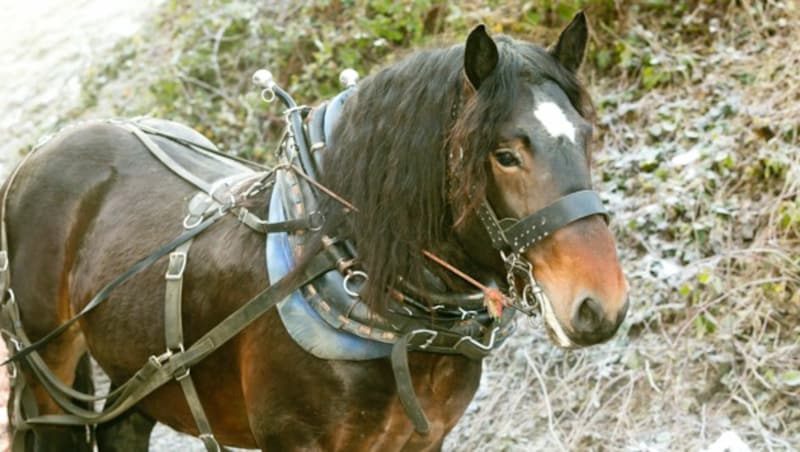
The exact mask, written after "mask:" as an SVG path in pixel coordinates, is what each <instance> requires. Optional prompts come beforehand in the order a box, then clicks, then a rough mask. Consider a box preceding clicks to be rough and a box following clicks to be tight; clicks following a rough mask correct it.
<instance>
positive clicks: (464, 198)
mask: <svg viewBox="0 0 800 452" xmlns="http://www.w3.org/2000/svg"><path fill="white" fill-rule="evenodd" d="M497 44H498V48H499V51H500V60H499V64H498V66H497V68H496V69H495V71H494V72H493V74H492V75H491V76H490V77H489V78H488V79H487V80H486V81H485V83H484V84H482V85H481V88H480V90H478V92H477V95H476V93H475V92H474V91H473V89H472V88H471V86H469V84H468V83H467V82H466V81H465V78H464V76H463V61H464V57H463V54H464V46H463V45H458V46H453V47H450V48H447V49H439V50H428V51H421V52H418V53H416V54H413V55H412V56H410V57H409V58H407V59H405V60H403V61H402V62H400V63H397V64H395V65H393V66H390V67H388V68H385V69H383V70H381V71H380V72H378V73H377V74H375V75H374V76H371V77H368V78H366V79H364V80H363V81H362V82H361V83H360V84H359V86H358V92H357V94H355V95H354V96H353V97H351V98H350V99H349V100H348V102H347V104H346V105H345V108H344V111H343V113H342V116H341V118H340V120H339V123H338V125H337V127H336V129H335V131H334V133H333V137H332V139H331V142H330V143H329V145H328V150H327V151H325V152H326V156H325V162H324V165H323V167H324V168H325V171H324V174H323V175H322V182H323V183H324V184H325V185H327V186H328V187H329V188H331V189H332V190H333V191H335V192H336V193H338V194H340V195H341V196H342V197H344V198H345V199H347V200H349V201H350V202H351V203H353V205H355V206H356V208H357V209H359V210H358V212H349V213H348V212H346V211H343V209H342V207H341V205H339V204H338V203H335V202H330V201H327V202H325V204H324V206H323V211H324V212H325V215H326V218H327V219H328V221H327V226H326V228H325V230H324V231H323V233H324V234H327V235H330V236H334V237H338V238H346V239H349V240H351V241H353V242H354V243H355V244H356V247H357V249H358V263H359V264H360V265H361V267H362V268H363V269H364V270H365V271H366V272H367V273H368V275H369V283H368V285H367V288H366V291H365V292H363V293H362V295H363V296H364V299H365V300H367V301H368V302H369V303H370V304H371V305H372V306H373V308H375V309H376V310H378V311H379V312H380V311H382V309H384V308H385V307H386V299H387V296H386V294H387V292H386V291H387V288H388V287H393V286H394V285H395V284H396V281H397V278H398V277H403V278H406V279H407V280H408V281H409V282H411V283H412V284H415V285H417V286H423V285H424V284H423V283H422V278H423V272H422V269H423V268H425V267H426V266H428V267H430V266H429V265H428V263H427V262H426V261H425V258H424V256H423V255H422V253H421V250H422V249H428V250H431V251H434V252H436V253H440V254H443V255H445V257H447V258H448V259H450V260H451V262H453V263H454V264H456V265H461V266H469V263H468V262H464V259H465V255H466V253H464V251H463V250H461V247H460V245H459V244H458V241H457V239H456V227H457V226H459V225H461V224H463V220H464V219H465V218H468V217H470V215H471V214H472V212H473V210H474V207H475V205H476V204H477V203H478V202H480V200H481V199H482V198H483V196H484V189H485V187H486V182H487V171H486V162H487V156H488V153H489V152H490V151H491V150H493V149H494V148H495V145H496V144H497V143H496V139H497V138H496V137H497V136H498V128H499V127H500V125H502V124H503V122H504V121H506V120H507V119H508V116H509V115H510V114H511V110H512V107H513V105H514V102H515V97H516V90H517V89H518V87H519V86H520V84H519V80H520V77H524V78H525V80H528V81H529V82H534V83H535V82H536V81H537V80H541V81H544V80H552V81H555V82H556V83H557V84H558V85H559V86H561V87H562V89H563V90H564V92H565V93H566V94H567V96H568V97H569V99H570V100H571V102H572V103H573V105H575V107H576V109H577V110H578V111H579V112H581V114H583V115H584V116H586V115H587V114H588V112H589V111H590V108H589V107H588V105H589V104H588V101H587V99H588V97H587V96H586V95H585V92H584V91H583V89H582V88H581V87H580V85H579V83H578V82H577V80H576V79H575V77H574V76H573V75H572V74H571V73H570V72H569V71H567V70H566V69H564V68H563V67H562V66H561V65H560V64H558V62H557V61H556V60H555V59H554V58H553V57H551V56H550V55H549V54H548V53H547V52H546V51H545V50H544V49H542V48H540V47H536V46H533V45H530V44H527V43H522V42H518V41H515V40H513V39H511V38H508V37H503V36H501V37H498V38H497ZM461 149H463V156H464V157H463V159H459V160H458V161H457V162H456V163H453V162H452V161H450V160H451V159H450V158H448V155H452V153H453V152H461V151H460V150H461ZM432 269H433V268H432ZM437 270H440V269H436V270H434V271H436V272H437V273H440V271H437Z"/></svg>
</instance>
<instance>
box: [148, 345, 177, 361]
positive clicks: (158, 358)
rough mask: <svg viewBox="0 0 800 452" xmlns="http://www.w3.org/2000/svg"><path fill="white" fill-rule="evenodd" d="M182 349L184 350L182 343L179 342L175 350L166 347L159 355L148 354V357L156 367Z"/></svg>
mask: <svg viewBox="0 0 800 452" xmlns="http://www.w3.org/2000/svg"><path fill="white" fill-rule="evenodd" d="M184 351H185V350H184V348H183V343H182V342H181V343H180V344H178V349H177V350H176V351H172V349H170V348H167V351H165V352H164V353H162V354H160V355H150V357H149V358H148V359H149V360H150V362H152V363H153V365H155V366H156V367H161V366H163V365H164V363H165V362H167V361H169V359H170V358H172V356H173V355H175V354H176V353H183V352H184Z"/></svg>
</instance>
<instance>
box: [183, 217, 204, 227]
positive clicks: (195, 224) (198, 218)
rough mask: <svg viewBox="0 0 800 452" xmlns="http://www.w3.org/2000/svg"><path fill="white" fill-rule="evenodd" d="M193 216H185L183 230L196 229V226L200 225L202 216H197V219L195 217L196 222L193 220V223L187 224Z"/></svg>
mask: <svg viewBox="0 0 800 452" xmlns="http://www.w3.org/2000/svg"><path fill="white" fill-rule="evenodd" d="M193 216H194V215H192V214H189V215H186V218H184V219H183V228H184V229H194V228H195V227H197V225H199V224H200V223H202V222H203V217H202V216H198V217H196V218H197V220H195V222H194V223H189V219H191V218H192V217H193Z"/></svg>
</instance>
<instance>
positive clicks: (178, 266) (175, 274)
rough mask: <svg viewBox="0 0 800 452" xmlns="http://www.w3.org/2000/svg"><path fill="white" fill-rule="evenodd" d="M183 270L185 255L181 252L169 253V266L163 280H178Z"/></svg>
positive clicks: (181, 276)
mask: <svg viewBox="0 0 800 452" xmlns="http://www.w3.org/2000/svg"><path fill="white" fill-rule="evenodd" d="M184 270H186V253H185V252H183V251H173V252H172V253H169V265H168V266H167V273H166V274H165V275H164V278H165V279H166V280H167V281H176V280H180V279H182V278H183V272H184Z"/></svg>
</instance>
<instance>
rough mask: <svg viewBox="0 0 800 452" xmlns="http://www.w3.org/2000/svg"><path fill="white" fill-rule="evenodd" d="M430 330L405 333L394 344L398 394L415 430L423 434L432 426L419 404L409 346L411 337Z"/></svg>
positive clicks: (393, 362) (393, 368)
mask: <svg viewBox="0 0 800 452" xmlns="http://www.w3.org/2000/svg"><path fill="white" fill-rule="evenodd" d="M429 331H430V330H414V331H411V332H409V333H407V334H405V335H403V336H402V337H401V338H400V339H399V340H398V341H397V342H395V343H394V346H392V371H393V372H394V380H395V384H396V385H397V395H398V396H399V397H400V403H401V404H402V405H403V409H405V411H406V415H407V416H408V418H409V419H411V423H412V424H414V430H416V431H417V432H419V433H420V434H423V435H426V434H428V432H430V430H431V426H430V422H428V417H427V416H425V412H424V411H422V407H421V406H420V405H419V399H418V398H417V394H416V393H415V392H414V383H413V382H412V381H411V371H410V370H409V368H408V347H409V341H410V340H411V339H413V338H414V337H415V336H417V335H420V334H422V333H426V332H429ZM434 333H435V332H434Z"/></svg>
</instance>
